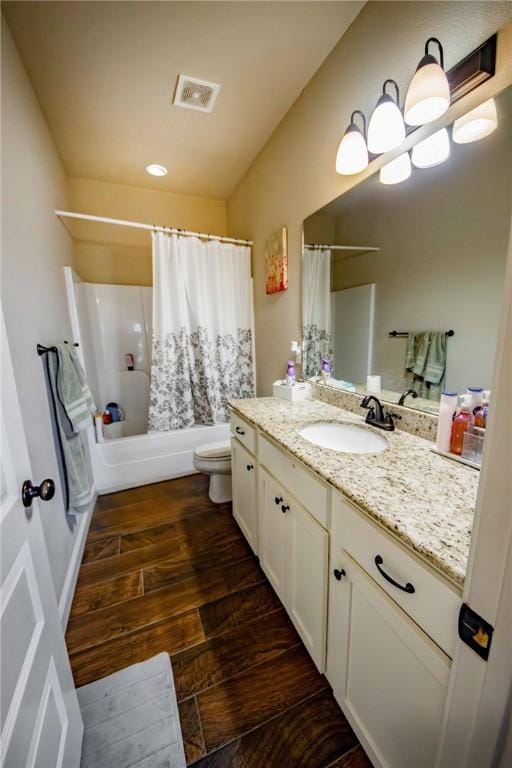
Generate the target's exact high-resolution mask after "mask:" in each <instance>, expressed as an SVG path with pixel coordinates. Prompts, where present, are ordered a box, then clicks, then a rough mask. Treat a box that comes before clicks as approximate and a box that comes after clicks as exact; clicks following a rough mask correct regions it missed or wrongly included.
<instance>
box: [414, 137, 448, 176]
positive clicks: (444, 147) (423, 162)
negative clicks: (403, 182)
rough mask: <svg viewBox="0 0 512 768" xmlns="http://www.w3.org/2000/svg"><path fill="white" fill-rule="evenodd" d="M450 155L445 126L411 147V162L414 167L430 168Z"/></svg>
mask: <svg viewBox="0 0 512 768" xmlns="http://www.w3.org/2000/svg"><path fill="white" fill-rule="evenodd" d="M449 156H450V138H449V136H448V131H447V130H446V128H441V130H440V131H436V133H433V134H432V136H429V137H428V138H426V139H423V141H420V142H419V144H416V146H415V147H413V149H412V164H413V165H415V166H416V168H432V166H434V165H439V164H440V163H444V161H445V160H447V159H448V157H449Z"/></svg>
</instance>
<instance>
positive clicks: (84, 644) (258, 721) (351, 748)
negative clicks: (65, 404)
mask: <svg viewBox="0 0 512 768" xmlns="http://www.w3.org/2000/svg"><path fill="white" fill-rule="evenodd" d="M207 484H208V479H207V478H206V477H204V476H201V475H193V476H192V477H187V478H181V479H179V480H172V481H169V482H165V483H158V484H156V485H149V486H144V487H142V488H136V489H133V490H130V491H122V492H120V493H115V494H110V495H108V496H102V497H101V498H100V499H99V501H98V504H97V507H96V510H95V513H94V517H93V520H92V523H91V529H90V532H89V536H88V540H87V544H86V548H85V553H84V558H83V561H82V565H81V567H80V573H79V576H78V584H77V589H76V594H75V597H74V601H73V606H72V609H71V618H70V621H69V625H68V629H67V634H66V641H67V645H68V650H69V653H70V658H71V667H72V669H73V675H74V678H75V682H76V685H77V686H80V685H84V684H85V683H88V682H91V681H92V680H97V679H98V678H101V677H104V676H105V675H108V674H111V673H112V672H115V671H117V670H118V669H122V668H123V667H125V666H127V665H128V664H133V663H135V662H138V661H143V660H144V659H147V658H150V657H151V656H153V655H155V654H156V653H160V652H162V651H166V652H168V653H169V654H170V655H171V658H172V666H173V671H174V679H175V683H176V691H177V695H178V701H179V708H180V717H181V725H182V731H183V737H184V740H185V751H186V755H187V762H188V764H189V765H190V764H191V763H195V764H196V766H197V768H220V767H221V766H222V768H230V767H233V768H322V767H325V768H327V766H330V767H331V768H371V765H370V763H369V761H368V759H367V757H366V756H365V754H364V752H363V750H362V749H361V747H360V746H359V745H358V742H357V738H356V736H355V735H354V733H353V731H352V730H351V728H350V726H349V725H348V723H347V721H346V719H345V718H344V716H343V714H342V713H341V711H340V709H339V707H338V705H337V704H336V702H335V701H334V698H333V696H332V693H331V690H330V688H329V685H328V683H327V681H326V679H325V678H324V677H323V676H322V675H320V674H319V673H318V672H317V670H316V668H315V666H314V664H313V662H312V661H311V659H310V658H309V655H308V654H307V652H306V650H305V649H304V647H303V645H302V643H301V641H300V638H299V637H298V635H297V633H296V631H295V629H294V627H293V625H292V624H291V622H290V620H289V619H288V616H287V614H286V612H285V611H284V609H283V607H282V606H281V604H280V602H279V600H278V598H277V597H276V595H275V594H274V592H273V591H272V588H271V587H270V585H269V583H268V581H267V580H266V578H265V576H264V574H263V572H262V571H261V569H260V567H259V564H258V560H257V558H256V557H254V555H253V554H252V551H251V550H250V548H249V547H248V545H247V543H246V542H245V539H244V538H243V536H242V534H241V533H240V530H239V528H238V526H237V525H236V523H235V522H234V520H233V517H232V514H231V506H230V505H223V506H220V507H219V506H215V505H213V504H211V503H210V501H209V500H208V495H207Z"/></svg>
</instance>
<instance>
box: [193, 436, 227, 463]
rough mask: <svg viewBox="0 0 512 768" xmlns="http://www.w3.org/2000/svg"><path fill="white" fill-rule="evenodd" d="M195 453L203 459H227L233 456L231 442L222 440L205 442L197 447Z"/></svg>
mask: <svg viewBox="0 0 512 768" xmlns="http://www.w3.org/2000/svg"><path fill="white" fill-rule="evenodd" d="M195 454H196V456H199V457H200V458H202V459H227V458H228V457H229V456H231V442H230V441H229V440H221V441H220V442H218V443H205V444H204V445H200V446H199V447H198V448H196V450H195Z"/></svg>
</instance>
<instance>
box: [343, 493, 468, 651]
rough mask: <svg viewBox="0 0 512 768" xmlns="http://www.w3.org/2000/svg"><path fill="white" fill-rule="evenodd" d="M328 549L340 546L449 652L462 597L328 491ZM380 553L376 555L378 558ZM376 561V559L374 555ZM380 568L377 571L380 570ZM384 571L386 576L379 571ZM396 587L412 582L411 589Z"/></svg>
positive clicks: (455, 630)
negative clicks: (331, 530) (330, 537)
mask: <svg viewBox="0 0 512 768" xmlns="http://www.w3.org/2000/svg"><path fill="white" fill-rule="evenodd" d="M333 518H334V519H333V527H334V544H335V547H334V549H333V552H335V551H336V550H337V548H338V547H343V548H344V549H345V550H346V551H347V552H348V553H349V554H350V555H351V556H352V557H353V558H354V560H356V562H358V563H359V565H361V566H362V567H363V568H364V570H365V571H366V572H367V573H368V574H369V575H370V576H371V577H372V579H373V580H374V581H376V582H377V584H378V585H379V586H380V587H381V588H382V589H383V590H384V591H385V592H386V593H387V594H388V595H389V596H390V597H391V598H392V599H393V600H394V601H395V602H396V603H398V605H400V606H401V607H402V608H403V610H404V611H405V612H406V613H407V614H408V615H409V616H410V617H411V618H412V619H414V621H415V622H416V623H417V624H419V626H420V627H421V628H422V629H423V630H424V631H425V632H426V633H427V634H428V635H429V636H430V637H431V638H432V639H433V640H434V641H435V642H436V643H437V644H438V645H439V646H440V647H441V648H442V649H443V650H444V651H445V652H446V653H447V654H448V655H449V656H450V657H453V652H454V648H455V642H456V639H457V622H458V615H459V610H460V606H461V601H462V598H461V595H460V594H459V593H458V592H457V590H456V588H455V587H453V588H452V587H451V585H450V584H449V583H448V582H445V581H444V580H443V579H442V577H441V576H438V575H437V574H436V573H435V572H433V571H432V570H430V568H428V566H427V565H424V564H423V563H422V562H421V560H419V559H418V558H416V557H415V556H414V555H413V554H409V553H408V552H407V551H406V549H405V548H404V547H403V546H402V545H401V544H399V543H398V542H396V541H394V539H393V538H392V536H391V535H389V534H388V533H387V532H386V531H385V530H383V529H382V528H381V527H380V526H379V525H378V524H376V523H374V522H373V521H372V520H370V519H368V517H367V516H366V515H364V514H363V513H361V512H359V511H358V510H356V509H354V508H353V507H352V506H351V505H349V504H348V503H347V502H346V501H345V500H344V499H343V498H342V497H341V496H340V495H339V494H338V493H335V494H333ZM379 556H380V557H379ZM377 557H379V560H378V561H377V562H376V558H377ZM379 569H380V570H379ZM383 574H385V575H383ZM386 576H388V577H389V578H391V579H393V580H394V581H395V582H396V583H397V584H398V585H401V586H405V585H407V584H411V585H412V586H413V587H414V592H407V591H404V590H403V589H400V587H399V586H395V585H394V584H392V583H391V582H390V581H388V580H387V579H386Z"/></svg>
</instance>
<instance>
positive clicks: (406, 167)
mask: <svg viewBox="0 0 512 768" xmlns="http://www.w3.org/2000/svg"><path fill="white" fill-rule="evenodd" d="M410 175H411V158H410V157H409V153H408V152H404V153H403V155H398V157H395V159H394V160H391V162H390V163H386V165H383V166H382V168H381V169H380V175H379V178H380V182H381V184H400V182H401V181H405V180H406V179H408V178H409V176H410Z"/></svg>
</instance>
